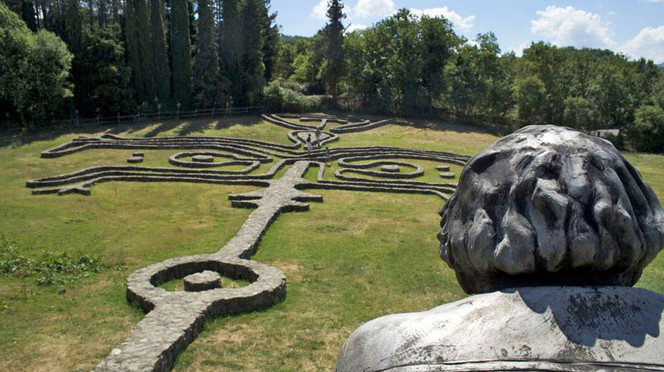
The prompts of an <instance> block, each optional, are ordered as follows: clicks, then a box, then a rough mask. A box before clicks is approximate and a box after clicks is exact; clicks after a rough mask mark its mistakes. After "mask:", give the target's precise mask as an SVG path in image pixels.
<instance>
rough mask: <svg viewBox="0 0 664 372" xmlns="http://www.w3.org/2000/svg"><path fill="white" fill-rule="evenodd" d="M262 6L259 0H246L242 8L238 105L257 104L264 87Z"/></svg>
mask: <svg viewBox="0 0 664 372" xmlns="http://www.w3.org/2000/svg"><path fill="white" fill-rule="evenodd" d="M262 8H263V3H262V1H261V0H247V2H246V4H245V5H244V8H243V9H242V30H243V31H244V38H243V39H244V53H243V55H242V94H241V96H240V99H239V100H238V103H239V104H240V105H247V106H252V105H256V104H258V103H259V102H260V100H261V97H262V94H263V88H264V87H265V66H264V65H263V37H262V36H263V35H262V30H263V27H262V26H263V23H262V22H261V21H262V19H261V12H262Z"/></svg>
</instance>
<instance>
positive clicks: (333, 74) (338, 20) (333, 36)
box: [324, 0, 346, 97]
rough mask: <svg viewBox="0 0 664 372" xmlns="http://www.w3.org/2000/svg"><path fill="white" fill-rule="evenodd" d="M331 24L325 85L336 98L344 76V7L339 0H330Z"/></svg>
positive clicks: (326, 50) (327, 44)
mask: <svg viewBox="0 0 664 372" xmlns="http://www.w3.org/2000/svg"><path fill="white" fill-rule="evenodd" d="M327 18H328V19H329V23H328V24H327V26H326V30H325V31H326V35H325V38H326V48H325V62H326V68H325V77H324V80H325V84H326V85H327V92H328V93H330V94H332V95H333V96H335V97H336V95H337V93H338V92H337V84H339V80H341V78H342V77H343V74H344V70H345V69H344V50H343V44H344V30H345V29H346V28H345V27H344V25H343V19H344V18H346V15H345V14H344V5H343V4H342V3H341V1H339V0H329V1H328V9H327Z"/></svg>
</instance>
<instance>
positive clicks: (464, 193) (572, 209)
mask: <svg viewBox="0 0 664 372" xmlns="http://www.w3.org/2000/svg"><path fill="white" fill-rule="evenodd" d="M441 215H442V217H443V220H442V223H441V226H442V231H441V233H440V235H439V240H440V242H441V247H440V255H441V257H442V258H443V260H445V261H446V262H447V263H448V264H449V266H450V267H452V268H453V269H454V271H455V272H456V275H457V279H458V280H459V283H460V284H461V286H462V287H463V289H464V290H465V291H466V292H467V293H483V292H491V291H495V290H500V289H505V288H509V287H526V286H544V285H575V286H592V285H620V286H631V285H634V284H635V283H636V281H637V280H638V279H639V277H640V275H641V272H642V270H643V268H644V267H645V266H646V265H647V264H648V263H650V262H651V261H652V260H653V259H654V258H655V256H656V255H657V253H658V252H659V250H660V249H661V248H662V247H663V246H664V211H662V207H661V206H660V204H659V201H658V200H657V197H656V196H655V194H654V192H653V191H652V190H651V189H650V187H649V186H648V185H646V184H645V183H644V182H643V180H642V179H641V177H640V175H639V173H638V172H637V171H636V169H634V167H632V166H631V165H630V164H629V163H628V162H627V161H626V160H625V159H624V158H623V156H622V155H621V154H620V153H619V152H618V151H617V150H616V149H615V148H614V147H613V145H611V144H610V143H609V142H607V141H605V140H603V139H600V138H596V137H592V136H588V135H586V134H583V133H580V132H577V131H574V130H572V129H569V128H563V127H556V126H529V127H525V128H523V129H521V130H519V131H517V132H515V133H514V134H512V135H509V136H507V137H504V138H502V139H501V140H499V141H498V142H496V143H495V144H493V145H492V146H490V147H489V148H488V149H486V150H485V151H484V152H482V153H481V154H479V155H478V156H476V157H474V158H473V159H471V160H470V162H469V163H468V164H467V165H466V167H465V169H464V170H463V172H462V173H461V176H460V179H459V186H458V191H457V192H456V194H455V195H454V196H453V197H452V198H451V199H450V201H449V202H448V203H447V204H446V205H445V207H444V208H443V209H442V210H441Z"/></svg>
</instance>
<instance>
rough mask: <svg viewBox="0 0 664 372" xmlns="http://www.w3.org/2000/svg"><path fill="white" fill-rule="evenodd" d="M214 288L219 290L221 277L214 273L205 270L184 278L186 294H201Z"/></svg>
mask: <svg viewBox="0 0 664 372" xmlns="http://www.w3.org/2000/svg"><path fill="white" fill-rule="evenodd" d="M215 288H221V276H220V275H219V273H217V272H214V271H209V270H206V271H203V272H202V273H196V274H191V275H189V276H187V277H186V278H184V290H185V291H187V292H202V291H207V290H210V289H215Z"/></svg>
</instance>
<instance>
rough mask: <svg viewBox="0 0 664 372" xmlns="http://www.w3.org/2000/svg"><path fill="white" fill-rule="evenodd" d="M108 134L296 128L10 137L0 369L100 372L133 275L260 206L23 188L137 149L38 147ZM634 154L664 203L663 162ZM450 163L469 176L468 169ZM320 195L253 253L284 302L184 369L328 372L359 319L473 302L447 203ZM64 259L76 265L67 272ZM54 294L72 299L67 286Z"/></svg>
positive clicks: (652, 274) (127, 132) (176, 189)
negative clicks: (446, 258)
mask: <svg viewBox="0 0 664 372" xmlns="http://www.w3.org/2000/svg"><path fill="white" fill-rule="evenodd" d="M102 132H110V133H114V134H118V135H122V136H133V137H154V136H174V135H192V136H200V135H206V136H227V137H237V138H251V139H259V140H265V141H272V142H277V143H283V144H288V143H289V142H288V139H287V134H288V130H286V129H283V128H280V127H277V126H275V125H272V124H269V123H267V122H264V121H262V120H260V119H257V118H254V117H239V118H225V119H223V120H199V121H192V122H164V123H151V124H141V125H136V126H133V127H103V128H102V127H95V128H89V129H85V130H77V131H73V130H70V131H60V132H48V133H42V134H40V135H32V136H29V137H28V136H23V137H16V138H4V139H2V141H1V142H0V143H1V144H0V169H2V172H0V237H1V238H2V240H1V241H0V261H2V262H0V267H9V269H5V270H6V271H11V270H14V269H11V267H12V265H14V266H15V270H14V271H13V274H11V275H0V317H1V318H2V327H0V345H2V346H3V347H1V348H0V370H2V371H89V370H91V369H93V368H94V367H95V365H96V364H97V363H98V362H99V361H100V360H101V359H103V358H104V357H105V356H106V355H107V354H108V353H109V352H110V351H111V350H112V349H113V348H114V347H115V346H116V345H118V344H120V343H121V342H122V341H123V340H124V339H125V338H126V337H127V336H128V335H129V332H130V331H131V329H132V327H133V326H134V325H135V324H136V323H138V322H139V321H140V320H141V319H142V317H143V313H142V312H141V311H140V310H139V309H138V308H136V307H134V306H132V305H130V304H128V303H127V300H126V297H125V283H126V278H127V276H128V275H129V274H130V273H131V272H133V271H134V270H136V269H139V268H142V267H145V266H148V265H150V264H153V263H157V262H160V261H162V260H165V259H168V258H172V257H179V256H184V255H191V254H198V253H212V252H216V251H217V250H219V249H220V248H221V247H222V246H224V244H225V243H226V242H227V241H228V240H229V239H231V238H232V237H233V236H234V235H235V233H236V232H237V231H238V229H239V228H240V226H241V225H242V223H243V222H244V220H245V219H246V217H247V216H248V215H249V213H251V211H250V210H247V209H235V208H231V206H230V201H229V200H228V195H229V194H232V193H241V192H246V191H250V190H252V189H255V188H252V187H248V186H218V185H203V184H182V183H131V182H108V183H102V184H99V185H96V186H94V187H93V188H92V189H91V191H92V195H91V196H87V197H86V196H79V195H67V196H56V195H40V196H36V195H31V193H30V190H29V189H27V188H26V187H25V182H26V181H27V180H30V179H36V178H41V177H46V176H54V175H58V174H62V173H67V172H72V171H76V170H79V169H83V168H87V167H91V166H97V165H122V164H126V159H127V158H129V157H130V156H131V153H132V151H129V150H106V151H104V150H89V151H84V152H80V153H76V154H73V155H69V156H65V157H60V158H56V159H41V158H40V156H39V154H40V152H41V151H44V150H47V149H49V148H52V147H55V146H57V145H60V144H62V143H65V142H67V141H70V140H71V139H73V138H76V137H78V136H81V135H95V134H100V133H102ZM498 138H499V137H498V136H497V135H495V134H492V133H490V132H487V131H486V130H483V129H480V128H473V127H464V126H455V125H448V124H445V123H440V122H427V121H419V122H411V123H403V124H399V125H387V126H384V127H381V128H378V129H374V130H371V131H368V132H362V133H355V134H347V135H342V137H341V140H340V141H338V142H335V143H332V144H331V145H330V146H331V147H355V146H369V145H372V146H376V145H382V146H399V147H404V148H413V149H423V150H438V151H448V152H455V153H460V154H466V155H474V154H477V153H478V152H480V151H481V150H482V149H484V148H485V147H487V146H488V145H489V144H491V143H492V142H494V141H495V140H497V139H498ZM144 152H145V163H144V165H146V166H168V157H169V156H170V155H172V154H173V151H172V150H171V151H163V150H152V151H144ZM626 157H627V158H628V159H629V161H630V162H632V163H633V164H634V165H635V166H636V167H637V168H638V169H639V171H640V172H641V174H642V176H643V177H644V179H645V180H646V181H647V182H648V183H649V184H650V185H651V186H652V187H653V189H654V190H655V192H656V193H657V195H658V197H659V198H660V200H664V156H662V155H647V154H631V153H628V154H626ZM414 163H418V164H420V165H422V166H423V167H424V169H425V174H424V177H423V178H422V180H426V181H430V182H436V181H437V182H448V181H447V180H443V179H441V178H439V177H438V173H439V172H438V171H436V169H435V166H436V165H437V164H435V163H432V162H426V161H415V162H414ZM268 167H269V165H267V166H266V165H264V166H262V167H261V169H260V170H259V171H262V170H266V169H267V168H268ZM335 167H336V165H335V166H333V167H332V168H328V170H327V171H326V178H327V179H333V178H334V176H333V171H334V169H336V168H335ZM452 170H453V171H454V173H456V174H457V175H458V174H459V172H460V168H459V167H453V168H452ZM307 177H313V175H312V174H308V175H307ZM453 182H456V180H454V181H453ZM311 192H315V193H318V194H320V195H322V196H323V198H324V202H323V203H310V205H311V209H310V210H309V211H308V212H301V213H285V214H282V215H280V216H279V218H278V219H277V221H276V222H275V223H274V224H273V225H272V226H271V227H270V229H269V230H268V232H267V234H266V235H265V237H264V238H263V240H262V242H261V245H260V248H259V251H258V253H257V254H256V255H255V256H254V257H253V259H254V260H257V261H260V262H264V263H266V264H268V265H272V266H276V267H278V268H280V269H281V270H283V271H284V272H285V273H286V277H287V280H288V289H287V297H286V300H285V301H284V302H282V303H279V304H277V305H275V306H273V307H271V308H269V309H267V310H264V311H260V312H254V313H250V314H244V315H237V316H231V317H222V318H219V319H217V320H215V321H213V322H210V323H208V324H207V325H206V328H205V331H204V332H203V333H202V334H201V335H200V336H199V337H198V339H197V340H196V341H194V342H193V343H192V344H191V345H190V346H189V348H188V349H187V350H186V351H185V352H184V353H183V354H182V355H181V356H180V358H179V359H178V361H177V363H176V366H175V370H176V371H322V370H328V371H329V370H332V369H333V368H334V363H335V360H336V357H337V353H338V351H339V349H340V348H341V345H342V343H343V342H344V340H345V339H346V338H347V337H348V336H349V335H350V333H351V332H352V331H353V330H354V329H355V328H356V327H358V326H359V325H361V324H362V323H364V322H366V321H368V320H370V319H373V318H375V317H378V316H381V315H385V314H390V313H396V312H413V311H422V310H427V309H430V308H432V307H435V306H438V305H440V304H443V303H447V302H450V301H454V300H458V299H460V298H463V297H464V296H465V294H464V293H463V291H462V290H461V288H460V287H459V285H458V284H457V282H456V279H455V277H454V272H453V271H452V270H451V269H449V268H448V267H447V265H446V264H445V263H444V262H443V261H442V260H441V259H440V257H439V256H438V241H437V239H436V234H437V233H438V231H439V229H440V227H439V224H440V217H439V216H438V211H439V209H440V208H441V206H442V205H443V201H442V199H440V198H437V197H434V196H419V195H404V194H388V193H369V192H353V191H319V190H312V191H311ZM91 260H93V261H94V262H93V263H90V262H91ZM2 265H4V266H2ZM62 267H65V268H67V269H66V270H64V271H65V272H63V273H60V272H59V271H58V270H59V269H58V268H62ZM49 270H50V271H49ZM53 271H58V273H57V275H56V274H54V273H53ZM61 271H62V270H61ZM638 286H640V287H643V288H647V289H650V290H653V291H657V292H664V255H660V256H659V257H658V259H657V260H656V261H655V262H654V263H653V264H651V265H650V267H649V268H647V269H646V271H645V272H644V275H643V277H642V279H641V281H640V282H639V284H638ZM174 288H175V287H174ZM61 289H65V290H66V293H65V294H63V295H62V294H61V295H59V294H58V291H59V290H61Z"/></svg>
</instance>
